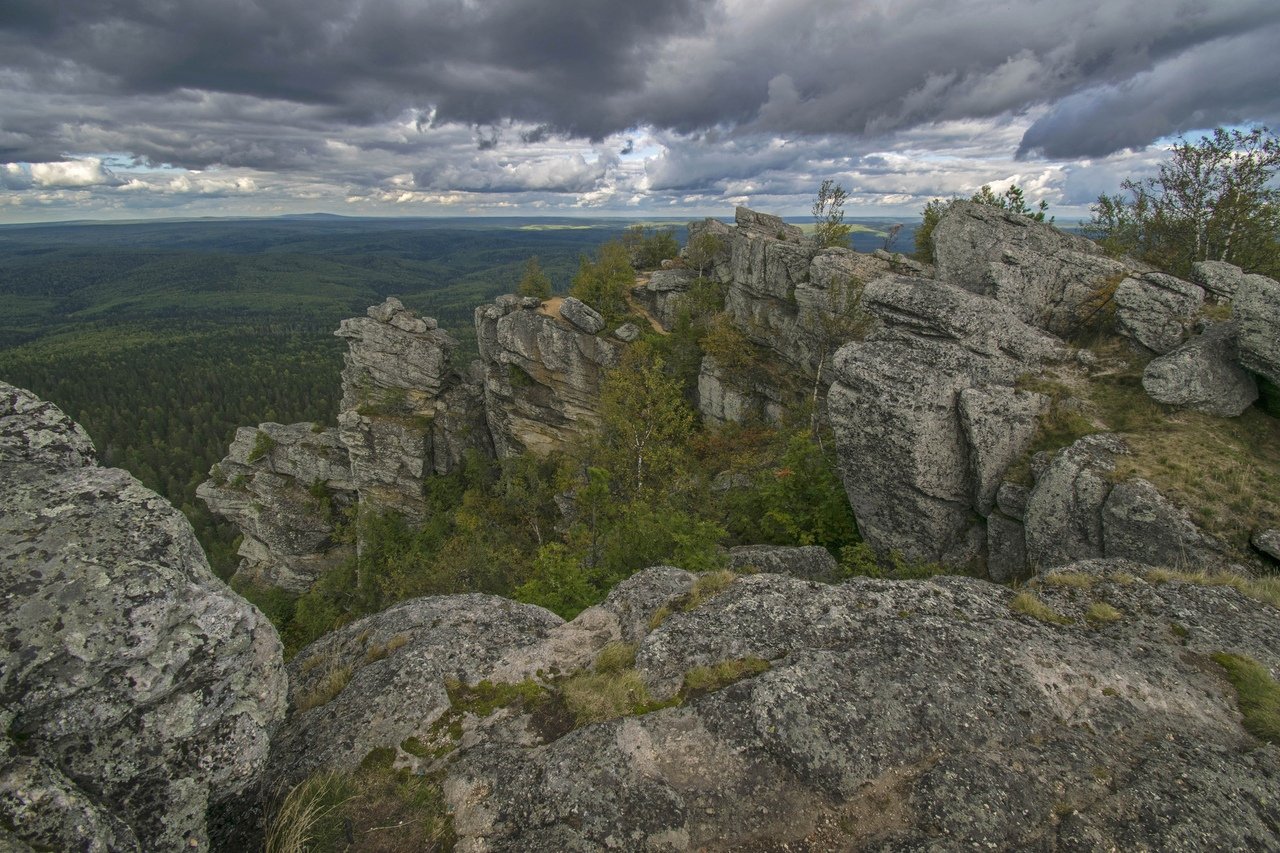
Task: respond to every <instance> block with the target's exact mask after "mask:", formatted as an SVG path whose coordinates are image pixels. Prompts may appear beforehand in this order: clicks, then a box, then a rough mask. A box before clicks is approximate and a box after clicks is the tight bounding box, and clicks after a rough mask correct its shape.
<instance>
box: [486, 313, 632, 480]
mask: <svg viewBox="0 0 1280 853" xmlns="http://www.w3.org/2000/svg"><path fill="white" fill-rule="evenodd" d="M569 301H570V300H568V299H566V300H565V301H564V302H565V304H567V303H569ZM573 301H575V302H576V301H577V300H573ZM579 305H581V303H579ZM582 307H583V308H585V309H586V310H587V311H590V312H591V314H595V312H594V311H591V309H590V308H587V306H585V305H583V306H582ZM563 310H564V309H563V306H562V307H561V309H560V311H559V312H554V311H544V310H541V303H540V302H539V301H538V300H536V299H530V300H521V299H518V298H517V297H512V296H504V297H499V298H498V299H497V300H496V301H495V302H494V303H493V304H491V305H485V306H482V307H480V308H477V309H476V333H477V337H478V339H479V345H480V359H481V361H482V362H483V363H484V377H485V378H484V392H485V409H486V414H487V417H488V424H489V431H490V434H491V435H492V437H493V444H494V450H495V451H496V452H497V454H498V455H499V456H512V455H515V454H518V453H523V452H525V451H530V452H533V453H539V454H544V453H549V452H551V451H553V450H559V449H562V448H564V447H565V446H567V445H568V444H569V443H570V442H572V441H574V440H576V439H577V438H579V437H581V436H583V435H585V434H586V433H588V432H590V431H591V430H593V429H595V427H596V426H597V425H598V424H599V422H600V383H601V381H602V380H603V379H604V375H605V373H606V371H608V370H609V369H610V368H612V367H614V366H616V365H617V364H618V360H619V359H620V358H621V355H622V351H623V349H624V348H625V347H626V344H624V343H623V342H621V341H619V340H615V339H611V338H607V337H604V336H597V335H596V334H594V333H590V332H587V331H585V330H584V328H583V327H582V326H580V325H575V324H574V323H573V322H571V321H570V320H569V319H568V318H566V317H564V316H563ZM571 314H574V315H575V316H577V312H576V310H575V309H574V308H572V307H571ZM584 316H585V315H584ZM595 316H596V317H599V315H598V314H595ZM579 321H580V322H588V323H589V320H583V319H582V318H581V317H580V318H579ZM600 328H601V329H603V321H601V323H600Z"/></svg>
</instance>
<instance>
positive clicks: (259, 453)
mask: <svg viewBox="0 0 1280 853" xmlns="http://www.w3.org/2000/svg"><path fill="white" fill-rule="evenodd" d="M275 447H276V440H275V439H274V438H272V437H271V436H270V435H268V434H267V432H266V431H265V430H261V429H260V430H258V433H257V435H255V436H254V438H253V448H252V449H251V450H250V451H249V455H248V456H246V457H245V461H246V462H249V463H250V464H252V463H254V462H257V461H258V460H259V459H261V458H262V457H264V456H266V455H267V454H268V453H270V452H271V451H272V450H274V449H275Z"/></svg>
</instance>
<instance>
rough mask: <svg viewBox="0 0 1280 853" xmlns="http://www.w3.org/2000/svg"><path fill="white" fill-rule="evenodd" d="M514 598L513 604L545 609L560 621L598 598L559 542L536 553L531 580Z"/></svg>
mask: <svg viewBox="0 0 1280 853" xmlns="http://www.w3.org/2000/svg"><path fill="white" fill-rule="evenodd" d="M514 595H515V598H516V600H517V601H523V602H525V603H526V604H536V605H538V606H539V607H545V608H547V609H548V610H550V611H551V612H552V613H554V614H556V615H557V616H559V617H561V618H562V619H572V618H573V617H575V616H577V615H578V614H579V613H581V612H582V611H583V610H586V609H587V608H588V607H590V606H591V605H593V604H595V603H597V602H598V601H600V600H601V598H602V596H601V594H600V591H599V589H597V588H596V586H595V585H594V584H592V583H591V581H590V579H589V578H588V576H587V572H586V570H585V569H584V568H583V565H582V561H581V559H579V558H577V557H575V556H573V554H572V553H571V552H570V550H569V548H568V547H566V546H565V545H563V544H561V543H559V542H552V543H549V544H547V545H543V546H542V547H541V548H540V549H538V556H537V557H536V558H535V559H534V563H533V576H532V577H531V578H530V579H529V580H528V581H527V582H525V583H524V584H523V585H521V586H519V587H517V588H516V590H515V591H514Z"/></svg>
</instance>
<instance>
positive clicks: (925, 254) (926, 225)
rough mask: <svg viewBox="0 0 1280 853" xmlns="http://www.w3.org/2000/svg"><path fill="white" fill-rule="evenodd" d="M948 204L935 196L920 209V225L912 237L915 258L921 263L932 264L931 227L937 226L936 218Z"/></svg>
mask: <svg viewBox="0 0 1280 853" xmlns="http://www.w3.org/2000/svg"><path fill="white" fill-rule="evenodd" d="M950 206H951V202H949V201H943V200H942V199H940V198H935V199H932V200H931V201H929V202H927V203H926V204H925V206H924V210H922V211H920V227H919V228H917V229H916V233H915V237H914V239H915V246H916V251H915V256H916V260H918V261H920V262H921V263H926V264H932V263H934V262H935V259H934V255H933V229H934V228H936V227H937V226H938V220H940V219H942V214H944V213H946V212H947V208H948V207H950Z"/></svg>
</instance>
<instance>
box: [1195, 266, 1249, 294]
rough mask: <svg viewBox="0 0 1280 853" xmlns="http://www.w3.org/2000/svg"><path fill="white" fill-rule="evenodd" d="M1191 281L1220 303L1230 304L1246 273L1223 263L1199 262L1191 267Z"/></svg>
mask: <svg viewBox="0 0 1280 853" xmlns="http://www.w3.org/2000/svg"><path fill="white" fill-rule="evenodd" d="M1191 270H1192V272H1191V280H1192V281H1194V282H1195V283H1196V284H1198V285H1200V286H1201V287H1203V288H1204V289H1205V290H1207V291H1208V292H1209V293H1210V294H1211V295H1212V296H1213V297H1215V298H1216V300H1217V301H1218V302H1230V301H1231V300H1232V299H1234V298H1235V295H1236V291H1237V290H1238V289H1239V288H1240V279H1241V278H1243V277H1244V272H1243V271H1242V270H1241V269H1240V268H1239V267H1237V266H1233V265H1232V264H1228V263H1224V262H1222V261H1198V262H1196V263H1194V264H1192V265H1191Z"/></svg>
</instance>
